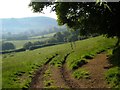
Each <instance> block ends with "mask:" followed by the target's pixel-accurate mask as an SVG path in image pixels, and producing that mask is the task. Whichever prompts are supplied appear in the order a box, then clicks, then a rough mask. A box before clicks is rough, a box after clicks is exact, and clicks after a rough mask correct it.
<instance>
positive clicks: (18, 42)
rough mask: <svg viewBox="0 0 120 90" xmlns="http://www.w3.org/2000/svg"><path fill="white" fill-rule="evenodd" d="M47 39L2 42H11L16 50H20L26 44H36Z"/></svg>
mask: <svg viewBox="0 0 120 90" xmlns="http://www.w3.org/2000/svg"><path fill="white" fill-rule="evenodd" d="M47 39H48V38H43V39H32V40H12V41H4V42H11V43H13V44H14V45H15V47H16V48H17V49H18V48H22V47H23V45H24V44H25V43H26V42H36V41H44V40H47Z"/></svg>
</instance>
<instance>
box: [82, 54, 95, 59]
mask: <svg viewBox="0 0 120 90" xmlns="http://www.w3.org/2000/svg"><path fill="white" fill-rule="evenodd" d="M82 57H83V58H85V59H93V57H94V55H93V54H85V55H83V56H82Z"/></svg>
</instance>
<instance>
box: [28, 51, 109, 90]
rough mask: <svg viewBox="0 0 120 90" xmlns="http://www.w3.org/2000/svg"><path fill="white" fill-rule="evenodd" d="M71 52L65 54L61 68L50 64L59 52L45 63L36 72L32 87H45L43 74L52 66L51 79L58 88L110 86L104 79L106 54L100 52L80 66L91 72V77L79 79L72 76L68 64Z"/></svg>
mask: <svg viewBox="0 0 120 90" xmlns="http://www.w3.org/2000/svg"><path fill="white" fill-rule="evenodd" d="M71 53H72V52H71ZM71 53H68V54H67V55H65V57H64V61H63V65H62V67H59V68H57V67H55V66H50V65H49V64H48V63H49V62H50V61H51V60H52V59H53V58H55V57H56V56H57V55H58V54H56V55H55V56H53V57H51V58H50V59H49V60H48V61H47V62H46V63H45V65H44V66H43V67H42V68H40V69H39V70H38V71H37V72H36V74H35V76H34V77H33V80H32V82H31V84H30V89H31V88H44V85H43V81H44V77H43V76H44V74H45V71H46V70H47V69H48V67H50V68H49V69H50V71H51V76H50V77H49V79H51V80H53V81H54V83H53V86H56V87H58V88H73V89H74V88H76V89H77V88H108V86H107V84H106V82H105V79H104V73H105V71H106V69H104V66H105V65H107V64H108V62H107V59H106V58H107V57H106V54H104V53H103V54H98V55H97V56H96V57H95V58H94V59H92V60H90V62H89V63H88V64H86V65H84V66H82V67H80V68H84V69H86V70H88V71H89V72H90V75H91V78H90V79H80V80H77V79H75V78H74V77H73V76H72V72H73V71H70V70H69V69H68V68H67V65H66V60H67V58H68V56H69V55H70V54H71Z"/></svg>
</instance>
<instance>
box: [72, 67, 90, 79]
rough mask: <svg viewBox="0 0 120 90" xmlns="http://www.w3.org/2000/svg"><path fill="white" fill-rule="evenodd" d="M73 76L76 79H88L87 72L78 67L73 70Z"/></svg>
mask: <svg viewBox="0 0 120 90" xmlns="http://www.w3.org/2000/svg"><path fill="white" fill-rule="evenodd" d="M73 76H74V78H76V79H89V78H90V74H89V72H88V71H86V70H84V69H78V70H76V71H74V72H73Z"/></svg>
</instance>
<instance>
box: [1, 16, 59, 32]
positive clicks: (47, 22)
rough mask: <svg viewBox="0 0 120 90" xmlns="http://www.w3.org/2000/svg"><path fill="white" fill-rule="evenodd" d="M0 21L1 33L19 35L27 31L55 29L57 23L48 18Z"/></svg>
mask: <svg viewBox="0 0 120 90" xmlns="http://www.w3.org/2000/svg"><path fill="white" fill-rule="evenodd" d="M0 21H2V33H7V32H10V33H20V32H26V31H28V30H33V31H38V30H39V31H43V30H46V29H48V28H51V27H57V26H58V25H57V22H56V20H55V19H53V18H49V17H27V18H6V19H0Z"/></svg>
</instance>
